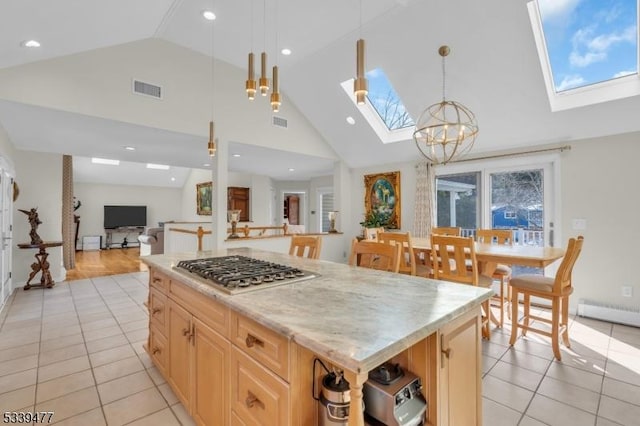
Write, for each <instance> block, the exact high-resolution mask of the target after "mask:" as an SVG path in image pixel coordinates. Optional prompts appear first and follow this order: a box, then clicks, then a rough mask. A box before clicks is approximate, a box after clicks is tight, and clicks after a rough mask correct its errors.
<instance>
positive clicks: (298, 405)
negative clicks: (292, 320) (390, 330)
mask: <svg viewBox="0 0 640 426" xmlns="http://www.w3.org/2000/svg"><path fill="white" fill-rule="evenodd" d="M148 303H149V309H150V316H149V341H148V343H147V351H148V352H149V355H150V357H151V359H152V361H153V363H154V364H155V365H156V367H157V368H158V370H159V371H160V373H161V374H162V375H163V376H164V377H165V378H166V379H167V381H168V383H169V384H170V386H171V388H172V389H173V391H174V393H175V394H176V396H177V397H178V399H179V400H180V401H181V402H182V404H183V405H184V407H185V408H186V409H187V410H188V412H189V414H191V416H192V417H193V419H194V421H195V422H196V424H198V425H212V426H218V425H221V426H226V425H234V426H249V425H251V426H255V425H267V426H270V425H278V426H297V425H299V424H304V425H305V426H306V425H309V426H315V425H317V424H318V402H316V401H315V400H314V399H313V398H311V388H312V386H313V382H314V381H315V382H316V387H318V386H319V384H320V383H319V380H320V378H321V375H322V374H321V373H322V372H321V371H320V372H316V376H314V372H313V368H312V365H313V359H314V358H315V357H317V355H316V354H314V353H313V352H311V351H309V350H308V349H305V348H303V347H301V346H299V345H298V344H296V343H295V342H292V341H290V340H289V338H287V337H286V336H283V335H281V334H279V333H277V332H275V331H273V330H272V329H270V328H268V327H265V326H264V325H262V324H259V323H258V322H256V321H254V320H253V319H249V318H247V317H246V316H244V315H242V314H240V313H239V312H235V311H233V310H231V309H230V308H229V307H228V306H226V305H223V304H222V303H220V302H219V301H217V300H215V299H212V298H210V297H208V296H205V295H204V294H201V293H198V292H197V291H195V290H194V289H192V288H190V287H189V286H187V285H185V284H182V283H180V282H176V281H174V280H171V279H169V278H168V277H167V276H166V275H163V274H161V273H159V272H157V271H155V270H154V269H151V271H150V287H149V302H148ZM152 312H155V314H152ZM480 330H481V329H480V309H479V308H478V309H475V310H473V311H470V312H468V313H466V314H464V315H462V316H460V317H459V318H456V319H455V320H454V321H451V322H449V323H448V324H446V325H444V326H443V327H441V328H440V330H438V331H436V332H434V333H432V334H431V335H429V336H428V337H426V338H425V339H423V340H421V341H419V342H417V343H416V344H414V345H413V346H411V347H410V348H408V349H406V350H405V351H403V352H401V353H399V354H397V355H396V356H394V357H393V358H392V362H397V363H399V364H400V365H401V366H402V367H404V368H405V369H407V370H409V371H412V372H413V373H415V374H417V375H418V376H419V377H421V378H422V383H423V392H424V394H425V397H426V399H427V401H428V404H429V405H428V419H427V423H426V424H427V425H429V426H467V425H469V426H471V425H473V426H478V425H481V424H482V404H481V402H482V401H481V394H482V393H481V383H482V381H481V371H482V368H481V367H482V366H481V360H482V358H481V355H480V341H481V334H480ZM320 358H321V357H320ZM324 361H325V362H326V363H327V364H328V365H329V364H330V363H329V362H328V360H326V359H324ZM337 367H339V366H337ZM365 377H366V376H365ZM351 421H352V423H350V425H351V424H356V420H355V416H353V418H352V419H351Z"/></svg>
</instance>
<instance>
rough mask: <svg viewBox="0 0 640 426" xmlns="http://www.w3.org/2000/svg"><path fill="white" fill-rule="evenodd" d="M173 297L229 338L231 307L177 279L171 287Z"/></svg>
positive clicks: (194, 314) (170, 292)
mask: <svg viewBox="0 0 640 426" xmlns="http://www.w3.org/2000/svg"><path fill="white" fill-rule="evenodd" d="M169 295H170V297H171V299H173V300H174V301H176V302H178V303H179V304H180V305H181V306H183V307H185V308H187V310H188V311H189V312H191V314H192V315H193V316H194V317H196V318H198V319H199V320H200V321H202V322H203V323H205V324H206V325H208V326H209V327H211V328H212V329H213V330H215V331H217V332H218V333H220V334H221V335H222V336H223V337H225V338H227V339H228V338H229V308H228V307H226V306H225V305H223V304H222V303H220V302H217V301H216V300H215V299H213V298H211V297H208V296H205V295H204V294H202V293H199V292H197V291H196V290H194V289H192V288H191V287H189V286H187V285H185V284H182V283H180V282H177V281H171V285H170V287H169Z"/></svg>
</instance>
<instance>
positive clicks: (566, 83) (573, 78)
mask: <svg viewBox="0 0 640 426" xmlns="http://www.w3.org/2000/svg"><path fill="white" fill-rule="evenodd" d="M585 81H586V80H585V79H584V78H583V77H582V76H581V75H580V74H572V75H567V76H565V77H564V78H563V79H562V82H561V83H560V84H559V85H558V86H556V91H557V92H562V91H563V90H567V89H573V88H574V87H578V86H581V85H583V84H584V83H585Z"/></svg>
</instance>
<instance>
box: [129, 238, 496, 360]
mask: <svg viewBox="0 0 640 426" xmlns="http://www.w3.org/2000/svg"><path fill="white" fill-rule="evenodd" d="M230 254H237V255H243V256H248V257H253V258H257V259H262V260H267V261H271V262H276V263H281V264H289V265H291V266H295V267H297V268H300V269H304V270H307V271H310V272H313V273H315V274H318V275H319V276H318V277H316V278H313V279H309V280H304V281H299V282H296V283H292V284H283V285H280V286H277V287H271V288H265V289H260V290H256V291H251V292H247V293H241V294H234V295H228V294H226V293H223V292H221V291H218V290H216V289H215V288H214V287H213V286H211V285H207V284H203V283H202V282H201V281H199V280H198V279H195V278H191V277H189V276H188V275H186V274H185V273H184V272H181V271H178V270H175V269H173V266H174V265H176V264H177V263H178V261H180V260H185V259H195V258H203V257H216V256H226V255H230ZM140 259H141V260H142V261H143V262H144V263H146V264H147V265H149V266H151V267H157V268H159V269H160V270H161V271H162V272H164V273H166V274H167V275H169V276H170V277H171V278H174V279H176V280H178V281H180V282H182V283H184V284H186V285H188V286H190V287H192V288H194V289H196V290H197V291H199V292H201V293H203V294H206V295H209V296H210V297H212V298H215V299H216V300H218V301H219V302H221V303H223V304H226V305H228V306H229V307H230V308H232V309H234V310H235V311H237V312H239V313H241V314H243V315H245V316H247V317H249V318H252V319H253V320H255V321H257V322H258V323H260V324H263V325H265V326H266V327H269V328H271V329H272V330H274V331H276V332H278V333H280V334H282V335H285V336H287V337H289V338H290V339H291V340H293V341H295V342H296V343H297V344H299V345H300V346H303V347H305V348H307V349H309V350H311V351H312V352H314V353H316V354H318V355H320V356H322V357H325V358H326V359H328V360H329V361H331V362H333V363H335V364H337V365H339V366H341V367H342V368H345V369H348V370H351V371H354V372H356V373H357V372H366V371H370V370H372V369H373V368H375V367H376V366H378V365H379V364H381V363H383V362H384V361H386V360H388V359H389V358H391V357H393V356H394V355H396V354H398V353H400V352H401V351H403V350H405V349H407V348H409V347H410V346H412V345H414V344H415V343H417V342H419V341H420V340H422V339H424V338H425V337H427V336H429V335H430V334H432V333H433V332H435V331H436V330H438V329H439V328H441V327H442V326H443V325H445V324H447V323H448V322H450V321H451V320H453V319H454V318H456V317H458V316H460V315H462V314H464V313H466V312H468V311H470V310H472V309H474V308H477V307H478V306H479V305H480V303H481V302H483V301H484V300H486V299H488V298H489V297H490V296H491V294H492V292H491V291H490V290H487V289H484V288H481V287H473V286H469V285H461V284H453V283H448V282H443V281H436V280H431V279H426V278H422V277H411V276H407V275H400V274H392V273H387V272H380V271H375V270H370V269H365V268H356V267H352V266H349V265H345V264H341V263H333V262H327V261H321V260H310V259H306V258H298V257H292V256H289V255H287V254H281V253H272V252H268V251H263V250H257V249H251V248H236V249H226V250H225V249H222V250H217V251H204V252H198V253H193V252H192V253H174V254H169V255H151V256H145V257H141V258H140Z"/></svg>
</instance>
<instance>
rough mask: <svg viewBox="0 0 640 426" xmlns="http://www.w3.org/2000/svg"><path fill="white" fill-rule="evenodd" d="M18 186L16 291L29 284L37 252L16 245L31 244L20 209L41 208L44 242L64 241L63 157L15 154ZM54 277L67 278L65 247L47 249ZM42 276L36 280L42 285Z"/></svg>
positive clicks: (14, 231) (58, 279) (25, 217)
mask: <svg viewBox="0 0 640 426" xmlns="http://www.w3.org/2000/svg"><path fill="white" fill-rule="evenodd" d="M14 158H15V166H16V182H17V183H18V185H19V186H20V196H19V197H18V199H17V200H16V202H15V204H14V207H15V209H16V210H14V214H13V241H14V251H13V287H14V288H16V287H18V286H20V285H22V284H24V283H26V282H27V278H28V277H29V272H30V271H31V268H30V265H31V264H32V263H33V262H34V261H35V258H34V255H35V253H36V251H35V250H34V249H18V248H17V246H16V244H19V243H29V242H30V241H31V238H30V237H29V232H30V231H31V226H30V225H29V222H28V220H27V216H26V215H25V214H23V213H21V212H19V211H17V209H23V210H29V209H31V208H33V207H37V208H38V217H39V218H40V220H41V221H42V224H41V225H40V226H39V227H38V235H40V237H41V238H42V240H43V241H62V155H60V154H46V153H41V152H33V151H21V150H16V152H15V157H14ZM47 251H48V252H49V258H48V260H49V264H50V265H51V266H50V269H49V270H50V272H51V276H52V278H53V280H54V281H61V280H63V279H64V278H65V271H64V268H63V266H62V247H53V248H49V249H47ZM39 280H40V274H38V276H37V277H36V278H34V281H35V282H39Z"/></svg>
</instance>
